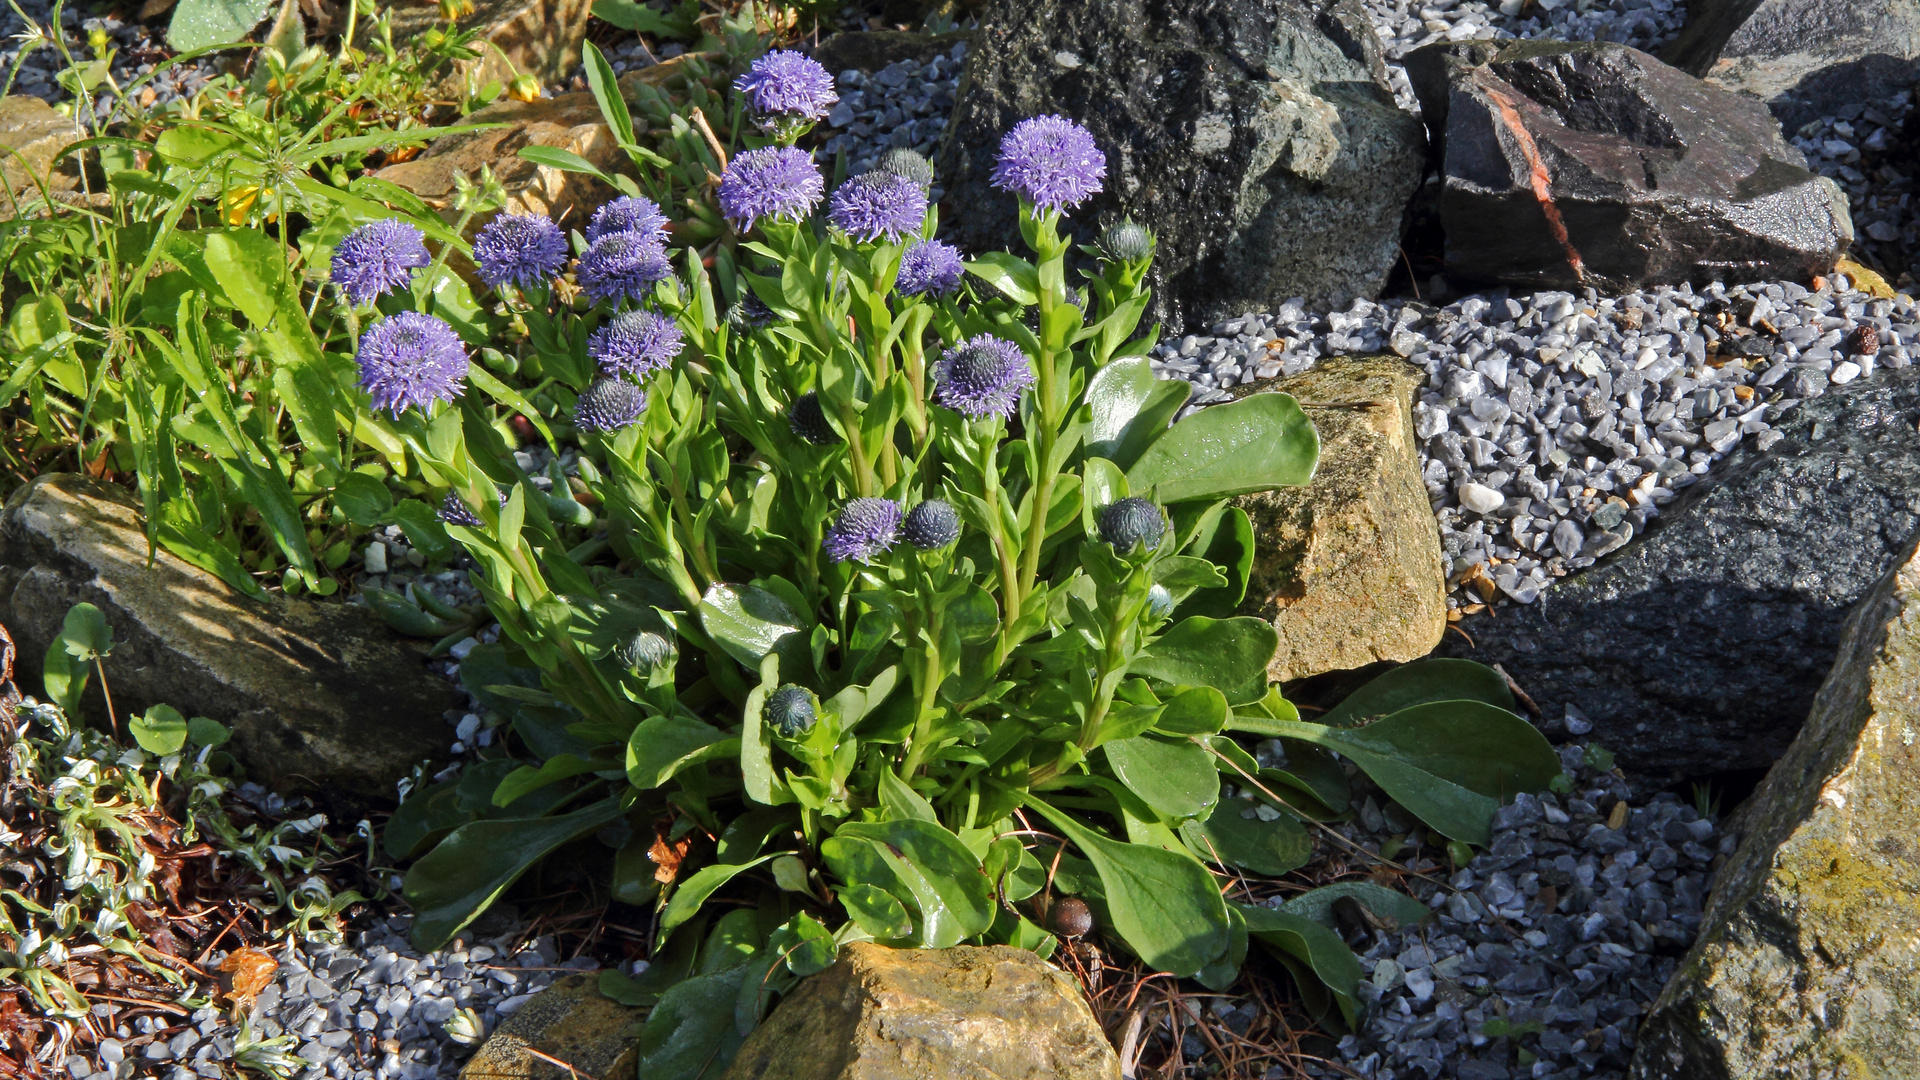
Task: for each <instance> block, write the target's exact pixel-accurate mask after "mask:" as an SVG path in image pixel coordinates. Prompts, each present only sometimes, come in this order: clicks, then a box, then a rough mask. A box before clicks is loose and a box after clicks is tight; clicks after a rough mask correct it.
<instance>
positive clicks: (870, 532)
mask: <svg viewBox="0 0 1920 1080" xmlns="http://www.w3.org/2000/svg"><path fill="white" fill-rule="evenodd" d="M900 516H901V515H900V504H899V503H897V502H894V501H893V500H891V499H854V500H853V501H851V502H849V503H847V505H845V506H843V507H841V508H840V517H839V520H837V521H835V522H834V523H833V527H832V528H830V529H828V530H827V536H826V540H825V542H824V543H822V544H821V547H822V548H823V549H824V550H825V551H826V553H827V558H829V559H832V560H833V561H834V562H846V561H847V560H849V559H853V560H857V561H859V562H867V561H869V560H871V559H873V558H874V557H875V556H878V555H884V554H886V552H887V550H888V549H889V548H891V547H893V544H894V541H896V540H898V539H899V538H900Z"/></svg>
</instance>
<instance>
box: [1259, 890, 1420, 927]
mask: <svg viewBox="0 0 1920 1080" xmlns="http://www.w3.org/2000/svg"><path fill="white" fill-rule="evenodd" d="M1341 900H1352V901H1354V902H1355V903H1357V904H1359V905H1361V906H1362V907H1365V908H1366V909H1367V910H1368V911H1370V912H1372V913H1373V914H1374V916H1375V917H1377V918H1380V919H1382V920H1385V921H1387V922H1389V923H1391V924H1393V925H1394V926H1395V927H1408V926H1417V925H1419V924H1420V923H1424V922H1426V921H1427V920H1428V919H1430V918H1432V917H1433V911H1432V909H1430V908H1428V907H1427V905H1425V904H1423V903H1421V902H1420V901H1418V900H1415V899H1414V898H1413V897H1411V896H1408V895H1407V894H1406V893H1403V892H1399V891H1397V890H1394V889H1389V888H1387V887H1386V886H1385V885H1376V884H1374V883H1373V882H1371V881H1340V882H1335V883H1334V884H1332V885H1323V886H1321V887H1320V888H1318V889H1310V890H1308V891H1307V892H1303V893H1301V894H1300V895H1299V896H1296V897H1293V898H1292V899H1290V900H1288V901H1287V902H1286V903H1285V904H1284V905H1282V906H1283V907H1285V908H1286V910H1288V911H1290V912H1292V913H1294V914H1295V915H1303V916H1305V917H1307V918H1309V919H1312V920H1313V921H1314V922H1317V923H1320V924H1322V925H1324V926H1329V927H1333V928H1335V929H1338V926H1337V925H1336V924H1335V921H1334V915H1333V906H1334V905H1335V904H1336V903H1338V902H1340V901H1341Z"/></svg>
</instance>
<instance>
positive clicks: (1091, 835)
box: [1027, 795, 1229, 977]
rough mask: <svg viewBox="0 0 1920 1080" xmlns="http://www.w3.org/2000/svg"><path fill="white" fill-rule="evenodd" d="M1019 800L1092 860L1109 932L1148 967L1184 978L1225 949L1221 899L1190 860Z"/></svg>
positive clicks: (1201, 868)
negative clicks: (1104, 833)
mask: <svg viewBox="0 0 1920 1080" xmlns="http://www.w3.org/2000/svg"><path fill="white" fill-rule="evenodd" d="M1027 804H1028V805H1030V806H1032V807H1033V808H1034V809H1036V810H1038V811H1039V812H1040V813H1041V814H1042V815H1044V816H1045V817H1046V819H1047V820H1048V821H1050V822H1052V823H1053V825H1054V827H1055V828H1057V829H1059V830H1060V831H1061V832H1062V833H1064V834H1066V837H1067V839H1068V840H1071V841H1072V842H1073V843H1074V845H1075V846H1077V847H1078V848H1079V849H1080V850H1081V851H1082V852H1084V853H1085V854H1086V856H1087V858H1088V859H1089V860H1090V861H1091V862H1092V863H1093V865H1094V869H1095V870H1096V871H1097V872H1098V873H1099V875H1100V885H1101V891H1102V892H1104V893H1105V894H1106V904H1107V913H1108V918H1109V919H1110V920H1111V923H1112V925H1113V929H1114V931H1115V932H1116V933H1118V934H1119V935H1120V938H1121V940H1123V941H1125V942H1126V943H1127V945H1128V947H1130V948H1131V949H1133V951H1134V952H1136V953H1138V954H1139V955H1140V959H1141V960H1143V961H1145V962H1146V964H1147V966H1148V967H1150V968H1152V969H1153V970H1155V971H1168V972H1172V973H1173V974H1175V975H1179V976H1182V977H1184V976H1188V975H1193V974H1195V973H1197V972H1199V971H1200V969H1201V968H1204V967H1206V966H1207V965H1208V964H1209V963H1211V962H1212V961H1213V960H1215V959H1216V958H1218V957H1220V956H1222V955H1223V954H1225V953H1226V951H1227V946H1228V944H1229V940H1228V937H1229V928H1228V925H1227V906H1226V901H1224V900H1222V899H1221V898H1220V892H1219V889H1218V888H1217V887H1216V886H1215V885H1214V881H1213V875H1212V874H1209V873H1208V872H1207V868H1206V867H1204V866H1202V865H1200V863H1199V861H1198V860H1196V859H1194V858H1193V857H1192V856H1191V855H1187V854H1184V853H1181V852H1173V851H1168V850H1166V849H1165V848H1158V847H1150V846H1148V845H1145V844H1123V843H1121V842H1120V841H1118V840H1112V839H1109V838H1107V837H1105V836H1102V835H1100V834H1099V833H1096V832H1094V831H1093V830H1091V829H1088V828H1087V827H1085V826H1083V825H1081V824H1080V823H1079V822H1077V821H1075V820H1074V819H1073V817H1072V815H1070V814H1064V813H1061V812H1060V811H1059V810H1056V809H1054V808H1053V807H1051V806H1049V805H1047V804H1046V803H1044V802H1042V801H1040V800H1039V799H1037V798H1034V797H1033V796H1031V795H1029V796H1027Z"/></svg>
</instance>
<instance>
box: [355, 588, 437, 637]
mask: <svg viewBox="0 0 1920 1080" xmlns="http://www.w3.org/2000/svg"><path fill="white" fill-rule="evenodd" d="M360 596H361V598H362V599H364V600H365V601H366V604H367V606H368V607H370V608H372V609H373V610H374V613H375V614H377V615H379V616H380V618H381V621H383V622H385V623H386V624H387V625H388V626H389V627H391V628H392V629H394V630H395V631H398V632H399V633H402V634H405V635H407V636H408V637H419V638H436V639H437V638H443V637H446V636H447V635H448V634H451V633H453V632H454V631H455V630H457V629H459V626H458V625H456V624H454V623H450V622H447V621H445V620H443V619H436V618H434V617H433V616H432V615H429V614H428V613H427V612H425V611H422V610H420V608H419V607H417V606H415V605H414V604H412V603H410V602H408V600H407V598H406V597H404V596H401V595H400V594H399V593H397V592H393V591H391V590H389V589H382V588H378V587H377V586H373V585H366V586H362V587H361V589H360Z"/></svg>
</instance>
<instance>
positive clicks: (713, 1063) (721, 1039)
mask: <svg viewBox="0 0 1920 1080" xmlns="http://www.w3.org/2000/svg"><path fill="white" fill-rule="evenodd" d="M755 967H756V965H754V964H752V963H745V964H735V965H734V966H733V967H730V968H726V969H723V970H721V971H714V972H709V973H707V974H705V975H698V976H695V977H694V978H691V979H688V980H686V981H684V982H681V983H677V984H675V985H674V987H673V988H672V989H671V990H668V991H667V992H666V993H664V994H662V995H661V996H660V1003H659V1004H658V1005H655V1006H654V1007H653V1011H652V1012H651V1013H649V1014H648V1015H647V1025H646V1027H644V1028H642V1029H641V1031H640V1041H639V1044H638V1046H637V1049H638V1051H639V1054H640V1075H641V1076H644V1077H646V1078H647V1080H717V1078H718V1077H720V1076H722V1075H724V1074H725V1073H726V1071H727V1066H728V1065H730V1064H732V1062H733V1058H734V1055H735V1054H738V1053H739V1052H740V1044H741V1043H743V1042H745V1041H746V1033H745V1032H742V1031H741V1030H740V1028H739V1025H738V1024H737V1023H735V1021H734V1003H735V1002H736V1001H738V1000H739V997H740V988H741V986H742V985H744V984H745V983H746V981H747V976H748V973H749V972H750V971H752V970H754V969H755Z"/></svg>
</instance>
